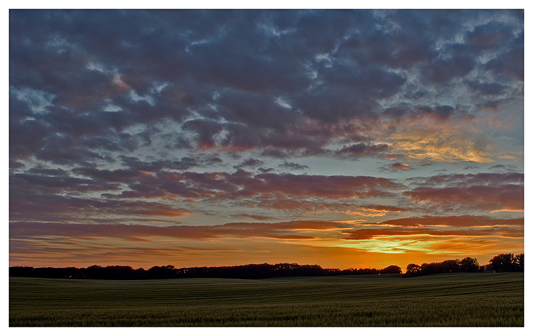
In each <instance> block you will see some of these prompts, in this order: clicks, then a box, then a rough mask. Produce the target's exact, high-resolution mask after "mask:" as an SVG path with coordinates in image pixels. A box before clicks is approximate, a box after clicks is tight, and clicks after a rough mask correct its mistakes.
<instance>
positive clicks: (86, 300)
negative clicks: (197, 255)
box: [9, 273, 524, 327]
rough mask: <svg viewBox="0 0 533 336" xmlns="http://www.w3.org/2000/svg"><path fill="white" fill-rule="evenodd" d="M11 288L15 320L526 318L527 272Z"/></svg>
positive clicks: (465, 321) (453, 321)
mask: <svg viewBox="0 0 533 336" xmlns="http://www.w3.org/2000/svg"><path fill="white" fill-rule="evenodd" d="M9 292H10V293H9V294H10V299H9V324H10V326H12V327H15V326H38V327H41V326H69V327H74V326H79V327H114V326H116V327H130V326H131V327H149V326H153V327H155V326H167V327H185V326H189V327H194V326H203V327H212V326H228V327H229V326H231V327H241V326H255V327H268V326H276V327H313V326H317V327H318V326H328V327H337V326H338V327H341V326H342V327H367V326H368V327H386V326H387V327H389V326H396V327H401V326H411V327H414V326H427V327H429V326H447V327H450V326H464V327H467V326H472V327H473V326H480V327H489V326H498V327H511V326H516V327H520V326H524V274H523V273H474V274H468V273H455V274H438V275H428V276H422V277H415V278H401V277H399V276H398V275H393V276H391V275H387V276H377V275H371V276H365V275H355V276H334V277H307V278H277V279H266V280H240V279H170V280H126V281H123V280H67V279H65V280H63V279H37V278H10V279H9Z"/></svg>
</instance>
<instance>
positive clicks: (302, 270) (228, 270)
mask: <svg viewBox="0 0 533 336" xmlns="http://www.w3.org/2000/svg"><path fill="white" fill-rule="evenodd" d="M400 273H401V268H400V267H399V266H396V265H391V266H388V267H385V268H383V269H376V268H359V269H354V268H350V269H345V270H340V269H338V268H322V267H320V266H319V265H299V264H289V263H284V264H275V265H270V264H248V265H241V266H221V267H187V268H175V267H174V266H172V265H167V266H154V267H152V268H150V269H148V270H145V269H143V268H139V269H134V268H132V267H131V266H106V267H102V266H99V265H93V266H89V267H87V268H76V267H65V268H54V267H42V268H33V267H21V266H14V267H10V268H9V276H12V277H38V278H69V279H109V280H113V279H116V280H134V279H136V280H143V279H174V278H238V279H266V278H276V277H300V276H330V275H354V274H400Z"/></svg>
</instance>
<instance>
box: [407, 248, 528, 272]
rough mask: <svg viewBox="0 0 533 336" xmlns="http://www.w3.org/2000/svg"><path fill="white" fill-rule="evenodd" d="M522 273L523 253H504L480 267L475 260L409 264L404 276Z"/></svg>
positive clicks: (467, 258) (465, 259)
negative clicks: (487, 272)
mask: <svg viewBox="0 0 533 336" xmlns="http://www.w3.org/2000/svg"><path fill="white" fill-rule="evenodd" d="M486 271H492V272H523V271H524V253H521V254H517V255H514V254H513V253H504V254H498V255H497V256H494V257H493V258H492V259H491V260H490V261H489V263H488V264H487V265H483V266H480V265H479V263H478V261H477V259H476V258H471V257H466V258H464V259H462V260H459V259H454V260H444V261H442V262H434V263H429V264H428V263H424V264H422V265H417V264H409V265H407V270H406V272H405V274H404V276H419V275H429V274H437V273H449V272H486Z"/></svg>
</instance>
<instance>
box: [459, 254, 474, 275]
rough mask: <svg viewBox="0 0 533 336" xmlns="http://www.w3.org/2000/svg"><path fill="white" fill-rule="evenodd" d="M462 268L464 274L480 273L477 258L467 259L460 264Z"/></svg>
mask: <svg viewBox="0 0 533 336" xmlns="http://www.w3.org/2000/svg"><path fill="white" fill-rule="evenodd" d="M459 265H460V266H461V271H463V272H478V271H479V263H478V262H477V259H476V258H471V257H466V258H464V259H463V260H461V261H460V262H459Z"/></svg>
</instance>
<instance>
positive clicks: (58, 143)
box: [9, 10, 524, 270]
mask: <svg viewBox="0 0 533 336" xmlns="http://www.w3.org/2000/svg"><path fill="white" fill-rule="evenodd" d="M9 220H10V224H9V264H10V266H17V265H19V266H34V267H44V266H54V267H66V266H75V267H87V266H89V265H94V264H98V265H103V266H105V265H131V266H133V267H136V268H138V267H144V268H149V267H151V266H154V265H169V264H170V265H174V266H175V267H192V266H222V265H226V266H229V265H242V264H249V263H265V262H266V263H271V264H272V263H281V262H290V263H299V264H319V265H321V266H322V267H335V268H342V269H345V268H366V267H375V268H383V267H386V266H388V265H398V266H400V267H401V268H402V269H403V270H405V267H406V265H407V264H409V263H418V264H421V263H424V262H438V261H442V260H446V259H462V258H464V257H466V256H470V257H475V258H477V259H478V260H479V262H480V264H485V263H488V261H489V259H490V258H491V257H493V256H495V255H497V254H499V253H522V252H524V12H523V10H70V11H67V10H10V11H9Z"/></svg>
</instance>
